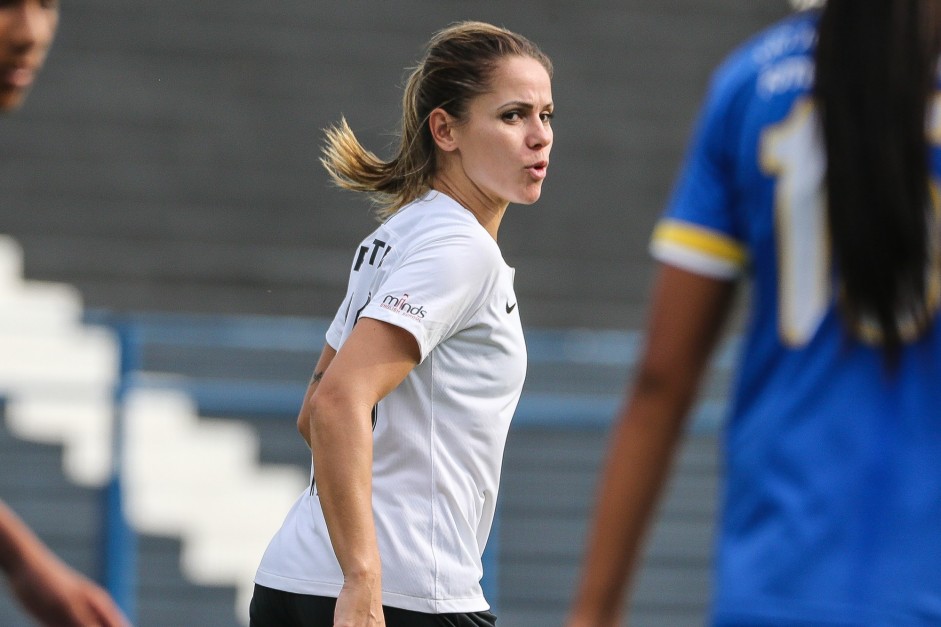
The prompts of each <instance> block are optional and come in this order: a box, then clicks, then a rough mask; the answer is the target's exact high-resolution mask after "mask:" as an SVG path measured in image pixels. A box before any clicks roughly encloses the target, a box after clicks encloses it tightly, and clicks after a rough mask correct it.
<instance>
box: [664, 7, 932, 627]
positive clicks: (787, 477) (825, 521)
mask: <svg viewBox="0 0 941 627" xmlns="http://www.w3.org/2000/svg"><path fill="white" fill-rule="evenodd" d="M816 20H817V15H816V14H814V13H803V14H797V15H795V16H793V17H791V18H789V19H788V20H786V21H783V22H781V23H779V24H777V25H775V26H774V27H772V28H770V29H769V30H767V31H765V32H763V33H762V34H760V35H758V36H757V37H756V38H754V39H753V40H751V41H750V42H748V43H747V44H745V45H744V46H742V47H741V48H740V49H738V50H737V51H736V52H735V53H733V54H732V55H731V56H730V57H729V58H728V59H727V60H726V62H725V63H724V64H723V65H722V66H721V67H720V68H719V69H718V70H717V72H716V74H715V76H714V77H713V81H712V84H711V88H710V91H709V95H708V98H707V101H706V103H705V105H704V109H703V111H702V113H701V118H700V120H699V124H698V127H697V130H696V133H695V135H694V137H693V140H692V144H691V146H690V149H689V153H688V155H687V158H686V162H685V164H684V166H683V170H682V172H681V175H680V177H679V180H678V183H677V185H676V187H675V189H674V193H673V196H672V199H671V201H670V204H669V206H668V209H667V211H666V213H665V215H664V216H663V218H662V220H661V221H660V223H659V224H658V226H657V229H656V231H655V233H654V236H653V240H652V243H651V248H652V251H653V253H654V256H655V257H656V258H658V259H659V260H661V261H663V262H665V263H668V264H671V265H676V266H679V267H682V268H685V269H687V270H690V271H693V272H696V273H699V274H704V275H707V276H711V277H717V278H720V279H730V280H731V279H733V278H736V277H737V276H739V275H748V276H749V277H750V279H751V284H752V289H751V291H750V293H749V294H750V295H749V298H750V303H749V306H750V318H749V321H748V328H747V331H746V333H745V338H744V342H743V348H742V354H741V355H740V360H739V368H738V374H737V378H736V383H735V390H734V398H733V403H732V408H731V415H730V417H729V421H728V424H727V426H726V431H725V437H724V450H725V461H726V467H725V470H726V481H725V485H724V489H723V505H722V513H721V521H720V524H719V530H718V541H717V542H718V544H717V547H716V551H717V552H716V573H715V582H714V583H715V599H714V607H713V622H714V624H717V625H732V624H737V625H778V624H787V625H794V624H800V625H804V624H807V625H811V624H812V625H831V624H832V625H893V626H894V625H941V322H938V319H937V318H936V319H935V323H934V325H933V328H932V329H931V330H930V332H929V333H928V334H927V335H926V336H925V337H922V338H921V339H919V340H917V341H914V342H911V343H909V344H907V345H906V346H905V348H904V349H903V351H902V354H901V356H900V360H899V364H898V370H897V371H896V372H895V374H891V373H890V372H889V371H887V369H886V368H885V367H884V364H883V361H882V354H881V353H880V351H879V349H878V347H877V346H875V345H872V344H869V343H867V342H864V341H857V340H854V339H851V338H852V337H853V336H852V335H851V334H850V333H848V330H847V329H846V328H845V327H844V326H843V323H842V321H841V319H840V317H839V316H838V314H837V313H836V312H835V311H834V297H833V295H834V292H835V289H834V286H833V282H834V280H833V273H832V270H831V268H832V266H831V263H830V259H829V249H828V244H827V234H826V218H825V194H824V174H825V156H824V154H823V151H822V145H821V137H820V129H819V124H818V122H817V113H816V111H815V108H814V105H813V102H812V99H811V97H810V95H811V89H812V83H813V77H814V64H813V56H812V55H813V49H814V45H815V42H816ZM933 117H934V120H936V121H941V120H939V117H938V116H937V115H935V116H933ZM939 126H941V124H934V127H935V128H933V130H932V133H933V134H932V136H933V137H935V138H939V140H941V132H938V127H939ZM932 162H933V167H934V169H935V172H936V173H941V155H939V151H938V150H937V149H935V150H934V151H933V154H932ZM859 332H860V333H861V334H862V336H863V337H874V333H873V332H872V329H866V328H864V329H861V330H860V331H859Z"/></svg>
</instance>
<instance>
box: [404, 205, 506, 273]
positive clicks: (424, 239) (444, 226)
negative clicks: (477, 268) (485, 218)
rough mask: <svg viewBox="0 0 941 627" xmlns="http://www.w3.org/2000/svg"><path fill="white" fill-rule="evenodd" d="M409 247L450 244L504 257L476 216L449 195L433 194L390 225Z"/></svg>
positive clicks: (408, 207)
mask: <svg viewBox="0 0 941 627" xmlns="http://www.w3.org/2000/svg"><path fill="white" fill-rule="evenodd" d="M386 226H388V227H389V228H390V229H391V230H392V231H394V232H395V233H396V234H397V236H398V239H399V240H404V242H403V243H405V245H407V246H408V247H426V246H436V245H447V246H451V247H455V248H459V249H461V250H463V251H465V252H476V254H478V255H483V256H488V257H494V256H495V257H496V258H501V256H500V248H499V246H498V245H497V243H496V242H495V241H494V240H493V238H492V237H491V236H490V235H489V234H488V233H487V231H486V230H485V229H484V228H483V227H482V226H481V225H480V223H479V222H478V221H477V218H475V217H474V215H473V214H472V213H471V212H470V211H468V210H467V209H465V208H464V207H462V206H461V205H460V204H458V203H457V202H456V201H455V200H453V199H451V198H450V197H449V196H447V195H445V194H442V193H440V192H435V191H432V192H429V193H428V194H426V195H425V196H423V197H422V198H420V199H418V200H416V201H413V202H411V203H409V204H408V205H406V206H405V207H403V208H402V209H401V210H400V211H399V213H398V214H396V215H394V216H392V218H390V219H389V220H388V222H387V223H386Z"/></svg>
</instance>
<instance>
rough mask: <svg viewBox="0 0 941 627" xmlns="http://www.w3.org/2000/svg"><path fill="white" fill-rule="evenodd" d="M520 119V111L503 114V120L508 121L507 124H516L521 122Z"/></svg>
mask: <svg viewBox="0 0 941 627" xmlns="http://www.w3.org/2000/svg"><path fill="white" fill-rule="evenodd" d="M520 117H521V116H520V112H519V111H507V112H506V113H504V114H503V119H504V120H506V121H507V122H515V121H517V120H519V119H520Z"/></svg>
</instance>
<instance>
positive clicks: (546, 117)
mask: <svg viewBox="0 0 941 627" xmlns="http://www.w3.org/2000/svg"><path fill="white" fill-rule="evenodd" d="M554 117H555V113H551V112H546V113H541V114H540V115H539V119H540V120H542V122H543V124H549V123H550V122H552V118H554Z"/></svg>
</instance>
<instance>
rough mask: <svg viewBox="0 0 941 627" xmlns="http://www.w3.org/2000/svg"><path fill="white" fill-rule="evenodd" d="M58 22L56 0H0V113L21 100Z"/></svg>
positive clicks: (11, 108) (40, 63)
mask: <svg viewBox="0 0 941 627" xmlns="http://www.w3.org/2000/svg"><path fill="white" fill-rule="evenodd" d="M58 24H59V2H58V0H0V112H7V111H12V110H13V109H15V108H16V107H18V106H19V105H20V103H22V102H23V99H24V98H25V97H26V93H27V92H28V91H29V88H30V86H31V85H32V84H33V81H34V80H35V79H36V74H37V73H38V72H39V69H40V68H41V67H42V64H43V62H44V61H45V60H46V53H47V52H49V46H50V45H52V39H53V37H54V36H55V33H56V26H58Z"/></svg>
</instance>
